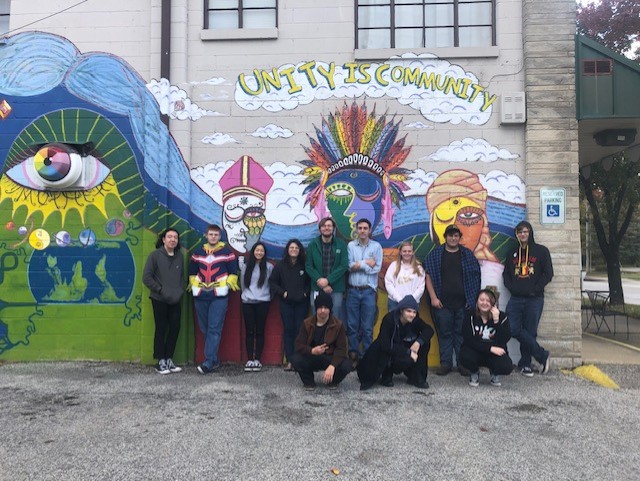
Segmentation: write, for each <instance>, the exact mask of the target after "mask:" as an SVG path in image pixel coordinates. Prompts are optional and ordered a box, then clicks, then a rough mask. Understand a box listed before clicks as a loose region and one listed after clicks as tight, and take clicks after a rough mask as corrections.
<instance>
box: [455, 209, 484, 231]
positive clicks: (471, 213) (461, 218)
mask: <svg viewBox="0 0 640 481" xmlns="http://www.w3.org/2000/svg"><path fill="white" fill-rule="evenodd" d="M482 214H484V211H483V210H482V209H480V208H478V207H471V206H468V207H463V208H462V209H460V210H459V211H458V213H457V215H456V218H457V220H456V222H459V223H460V224H462V225H466V226H471V225H474V224H477V223H478V222H480V221H481V220H482Z"/></svg>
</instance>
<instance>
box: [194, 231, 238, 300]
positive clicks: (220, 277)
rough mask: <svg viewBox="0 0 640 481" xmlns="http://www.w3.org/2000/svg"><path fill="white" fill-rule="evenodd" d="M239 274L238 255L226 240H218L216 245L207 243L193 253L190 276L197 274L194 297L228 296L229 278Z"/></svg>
mask: <svg viewBox="0 0 640 481" xmlns="http://www.w3.org/2000/svg"><path fill="white" fill-rule="evenodd" d="M237 274H238V263H237V262H236V256H235V254H234V253H233V252H232V251H231V249H230V248H229V246H227V245H226V244H225V243H224V242H218V243H217V244H216V245H215V246H210V245H209V244H208V243H206V244H204V245H203V246H202V247H198V248H197V249H196V250H195V251H194V252H193V254H192V255H191V260H190V262H189V276H190V277H191V276H196V282H195V283H193V282H192V292H193V295H194V297H198V298H200V299H209V298H213V297H224V296H227V295H228V294H229V286H228V285H227V279H228V277H229V276H230V275H234V276H236V275H237Z"/></svg>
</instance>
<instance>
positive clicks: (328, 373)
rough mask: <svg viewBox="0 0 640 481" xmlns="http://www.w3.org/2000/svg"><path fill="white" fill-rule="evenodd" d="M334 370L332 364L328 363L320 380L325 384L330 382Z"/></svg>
mask: <svg viewBox="0 0 640 481" xmlns="http://www.w3.org/2000/svg"><path fill="white" fill-rule="evenodd" d="M335 372H336V367H335V366H334V365H332V364H331V365H329V367H328V368H326V369H325V370H324V374H323V375H322V382H323V383H325V384H331V381H333V374H334V373H335Z"/></svg>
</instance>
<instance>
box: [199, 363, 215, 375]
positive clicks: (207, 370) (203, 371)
mask: <svg viewBox="0 0 640 481" xmlns="http://www.w3.org/2000/svg"><path fill="white" fill-rule="evenodd" d="M196 369H197V370H198V372H199V373H200V374H202V375H205V374H209V373H210V372H211V368H209V367H207V366H205V365H204V364H198V367H197V368H196Z"/></svg>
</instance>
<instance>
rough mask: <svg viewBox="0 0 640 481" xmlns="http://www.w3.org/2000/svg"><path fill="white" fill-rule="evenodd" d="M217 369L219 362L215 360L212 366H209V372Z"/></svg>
mask: <svg viewBox="0 0 640 481" xmlns="http://www.w3.org/2000/svg"><path fill="white" fill-rule="evenodd" d="M218 369H220V363H219V362H216V363H215V364H214V365H213V366H211V367H210V368H209V372H216V371H217V370H218Z"/></svg>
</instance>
